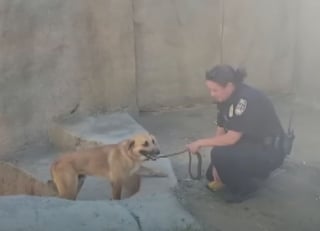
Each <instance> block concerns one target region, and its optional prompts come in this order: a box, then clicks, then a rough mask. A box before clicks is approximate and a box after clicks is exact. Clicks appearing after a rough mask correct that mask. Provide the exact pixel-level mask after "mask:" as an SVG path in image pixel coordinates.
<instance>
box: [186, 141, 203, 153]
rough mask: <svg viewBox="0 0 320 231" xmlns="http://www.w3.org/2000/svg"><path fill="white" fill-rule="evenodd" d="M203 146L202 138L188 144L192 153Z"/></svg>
mask: <svg viewBox="0 0 320 231" xmlns="http://www.w3.org/2000/svg"><path fill="white" fill-rule="evenodd" d="M200 148H201V144H200V140H197V141H194V142H192V143H190V144H187V149H188V150H189V151H190V152H191V153H192V154H195V153H197V152H199V150H200Z"/></svg>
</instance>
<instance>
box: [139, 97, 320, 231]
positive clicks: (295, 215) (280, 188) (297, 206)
mask: <svg viewBox="0 0 320 231" xmlns="http://www.w3.org/2000/svg"><path fill="white" fill-rule="evenodd" d="M273 100H274V102H275V106H276V109H277V111H278V114H279V116H280V118H281V120H282V122H283V125H284V127H285V128H287V124H288V118H289V114H290V109H291V106H290V104H288V102H287V100H283V99H281V100H280V99H277V98H275V99H273ZM293 108H294V112H295V116H294V121H293V126H294V128H295V132H296V140H295V143H294V150H293V152H292V154H291V155H290V156H288V158H287V160H286V162H285V163H284V165H283V166H282V168H281V169H278V170H276V171H275V172H274V173H273V174H272V176H271V177H270V178H269V179H268V180H267V181H266V182H264V184H263V185H262V186H261V188H260V190H259V191H258V192H257V194H256V195H255V197H254V198H252V199H250V200H248V201H246V202H243V203H241V204H226V203H225V202H224V201H223V200H222V198H221V194H214V193H212V192H210V191H209V190H207V189H206V188H205V184H206V180H205V179H202V180H201V181H196V180H190V178H189V176H188V171H187V164H188V156H187V155H182V156H176V157H171V161H172V164H173V168H174V171H175V173H176V176H177V178H178V181H179V185H178V187H177V189H176V195H177V197H178V198H179V200H180V202H181V204H182V205H183V206H184V207H185V208H186V209H187V210H188V211H189V212H190V213H191V214H192V215H193V216H195V217H196V219H198V220H199V222H201V224H202V225H203V226H204V228H205V230H211V231H212V230H223V231H233V230H235V231H242V230H243V231H247V230H257V231H258V230H261V231H273V230H290V231H295V230H297V231H298V230H299V231H300V230H319V229H320V180H319V178H320V153H319V150H318V142H319V136H318V134H317V133H318V131H319V127H320V125H319V123H318V122H317V119H318V118H320V112H319V111H316V110H313V109H311V108H308V107H305V106H302V105H299V106H298V105H295V106H294V107H293ZM215 118H216V110H215V106H214V105H201V106H193V107H190V108H184V109H176V110H165V111H161V112H145V113H143V114H142V115H141V117H140V118H139V119H138V122H139V123H140V124H142V125H143V126H144V127H145V128H146V129H147V130H149V131H151V132H153V133H154V134H155V135H156V136H157V138H158V140H159V143H160V147H161V150H162V153H171V152H176V151H180V150H182V149H184V147H185V144H186V143H187V142H188V141H190V140H194V139H197V138H201V137H206V136H210V135H212V134H213V133H214V130H215V124H214V122H215ZM209 151H210V150H209V149H204V150H201V153H202V156H203V162H204V163H203V169H202V171H203V173H204V172H205V170H206V168H207V166H208V163H209ZM194 167H195V166H194Z"/></svg>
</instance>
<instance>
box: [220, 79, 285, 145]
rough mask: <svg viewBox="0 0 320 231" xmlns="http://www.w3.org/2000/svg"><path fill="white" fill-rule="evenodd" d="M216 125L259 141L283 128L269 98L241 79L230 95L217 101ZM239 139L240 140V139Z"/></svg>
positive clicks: (281, 132)
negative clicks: (219, 101) (222, 100)
mask: <svg viewBox="0 0 320 231" xmlns="http://www.w3.org/2000/svg"><path fill="white" fill-rule="evenodd" d="M217 107H218V115H217V125H218V126H219V127H223V128H224V129H225V131H228V130H233V131H237V132H241V133H242V134H243V136H242V137H241V140H242V141H243V140H246V141H249V142H251V141H252V142H263V139H264V138H265V137H269V136H277V135H281V134H283V128H282V126H281V123H280V120H279V118H278V116H277V114H276V112H275V109H274V106H273V104H272V102H271V101H270V100H269V98H268V97H267V96H266V95H265V94H264V93H262V92H261V91H259V90H257V89H255V88H253V87H250V86H248V85H246V84H244V83H242V84H240V85H238V86H237V87H236V89H235V91H234V92H233V94H232V95H231V97H230V98H229V99H228V100H227V101H225V102H223V103H218V105H217ZM241 140H240V141H241Z"/></svg>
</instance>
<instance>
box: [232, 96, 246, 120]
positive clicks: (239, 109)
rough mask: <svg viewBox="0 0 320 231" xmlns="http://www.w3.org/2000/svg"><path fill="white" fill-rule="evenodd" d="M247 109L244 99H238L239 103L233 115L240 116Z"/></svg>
mask: <svg viewBox="0 0 320 231" xmlns="http://www.w3.org/2000/svg"><path fill="white" fill-rule="evenodd" d="M246 108H247V100H245V99H240V100H239V103H238V104H237V106H236V109H235V110H234V113H235V114H236V115H237V116H240V115H242V114H243V113H244V112H245V110H246Z"/></svg>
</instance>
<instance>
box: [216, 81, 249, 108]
mask: <svg viewBox="0 0 320 231" xmlns="http://www.w3.org/2000/svg"><path fill="white" fill-rule="evenodd" d="M243 86H244V85H243V83H240V84H239V85H238V86H236V88H235V89H234V91H233V92H232V94H231V95H230V97H229V98H228V99H227V100H226V101H224V102H222V103H221V104H222V105H224V106H228V105H230V104H232V103H235V102H234V101H235V100H237V99H238V97H239V93H240V92H241V90H242V88H243Z"/></svg>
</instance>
